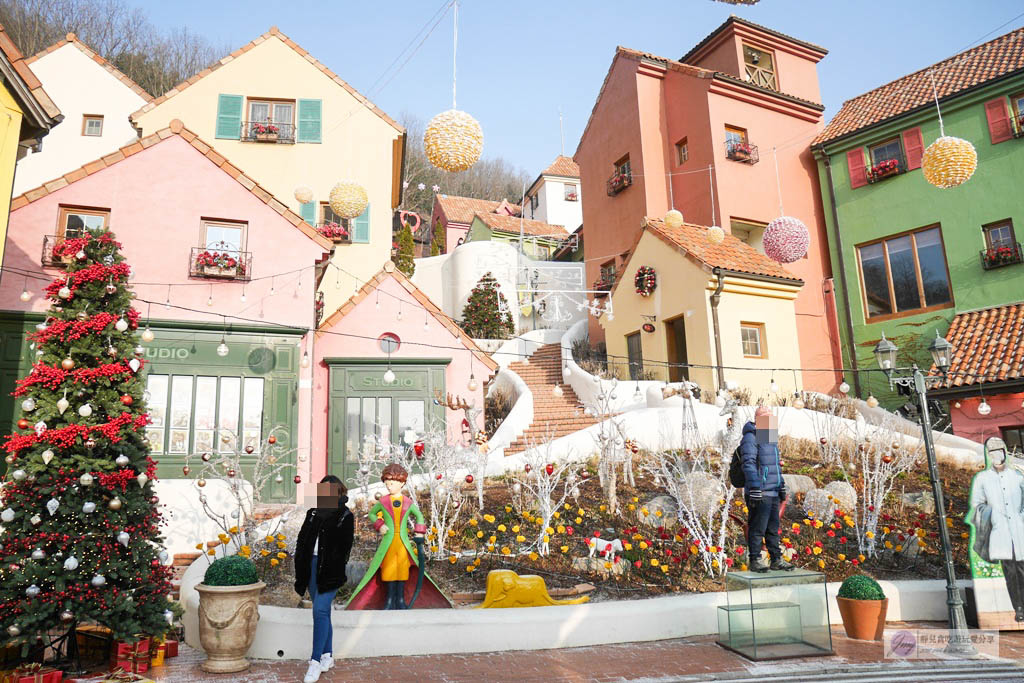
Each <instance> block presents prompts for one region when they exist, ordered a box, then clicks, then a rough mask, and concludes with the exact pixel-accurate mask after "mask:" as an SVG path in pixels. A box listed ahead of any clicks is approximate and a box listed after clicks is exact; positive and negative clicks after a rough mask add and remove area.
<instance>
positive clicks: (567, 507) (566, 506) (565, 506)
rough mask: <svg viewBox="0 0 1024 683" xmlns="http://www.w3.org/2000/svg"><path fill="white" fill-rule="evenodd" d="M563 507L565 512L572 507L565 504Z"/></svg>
mask: <svg viewBox="0 0 1024 683" xmlns="http://www.w3.org/2000/svg"><path fill="white" fill-rule="evenodd" d="M563 507H564V508H565V509H566V510H569V509H571V508H572V505H569V504H568V503H566V504H565V505H564V506H563Z"/></svg>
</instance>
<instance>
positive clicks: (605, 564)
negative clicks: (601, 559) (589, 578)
mask: <svg viewBox="0 0 1024 683" xmlns="http://www.w3.org/2000/svg"><path fill="white" fill-rule="evenodd" d="M604 568H605V569H611V568H612V563H611V562H605V563H604Z"/></svg>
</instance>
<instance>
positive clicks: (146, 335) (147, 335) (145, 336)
mask: <svg viewBox="0 0 1024 683" xmlns="http://www.w3.org/2000/svg"><path fill="white" fill-rule="evenodd" d="M155 338H156V335H155V334H153V330H151V329H149V326H148V325H147V326H146V329H144V330H143V331H142V341H144V342H151V341H153V340H154V339H155ZM136 353H138V351H136Z"/></svg>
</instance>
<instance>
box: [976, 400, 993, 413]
mask: <svg viewBox="0 0 1024 683" xmlns="http://www.w3.org/2000/svg"><path fill="white" fill-rule="evenodd" d="M991 412H992V406H990V405H989V404H988V401H986V400H985V397H984V396H982V397H981V403H979V404H978V415H988V414H990V413H991Z"/></svg>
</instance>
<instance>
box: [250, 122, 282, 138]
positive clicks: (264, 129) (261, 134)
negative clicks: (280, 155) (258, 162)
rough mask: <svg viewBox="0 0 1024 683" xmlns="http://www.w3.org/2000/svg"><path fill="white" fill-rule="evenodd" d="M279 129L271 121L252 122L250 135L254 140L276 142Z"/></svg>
mask: <svg viewBox="0 0 1024 683" xmlns="http://www.w3.org/2000/svg"><path fill="white" fill-rule="evenodd" d="M280 132H281V129H280V128H278V127H277V126H275V125H274V124H272V123H254V124H252V137H253V139H255V140H256V142H277V136H278V134H279V133H280Z"/></svg>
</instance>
